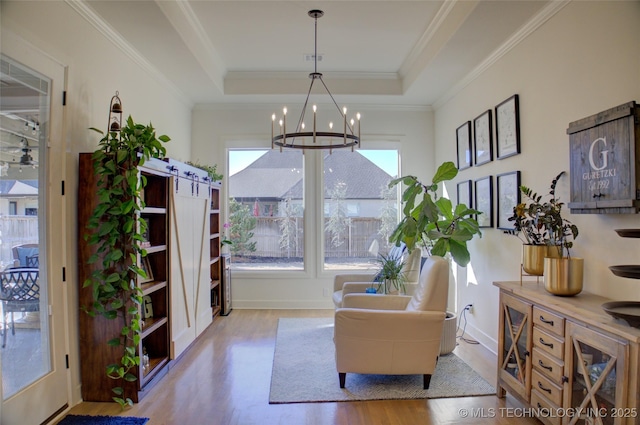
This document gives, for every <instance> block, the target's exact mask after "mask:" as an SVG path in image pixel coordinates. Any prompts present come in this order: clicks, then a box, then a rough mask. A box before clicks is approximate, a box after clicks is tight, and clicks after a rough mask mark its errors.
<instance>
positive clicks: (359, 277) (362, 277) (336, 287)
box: [333, 273, 376, 292]
mask: <svg viewBox="0 0 640 425" xmlns="http://www.w3.org/2000/svg"><path fill="white" fill-rule="evenodd" d="M375 276H376V275H375V273H348V274H337V275H336V276H335V277H334V278H333V292H335V291H341V290H342V286H343V285H344V283H345V282H373V279H374V278H375Z"/></svg>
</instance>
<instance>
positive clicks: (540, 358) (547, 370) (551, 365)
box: [531, 348, 564, 382]
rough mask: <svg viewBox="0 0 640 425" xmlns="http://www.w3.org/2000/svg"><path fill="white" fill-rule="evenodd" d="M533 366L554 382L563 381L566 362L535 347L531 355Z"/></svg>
mask: <svg viewBox="0 0 640 425" xmlns="http://www.w3.org/2000/svg"><path fill="white" fill-rule="evenodd" d="M531 360H532V361H533V367H534V368H535V369H536V370H538V371H539V372H540V373H542V374H543V375H544V376H546V377H547V378H549V379H551V381H553V382H562V374H563V372H564V363H562V362H561V361H560V360H558V359H556V358H554V357H551V356H549V355H548V354H546V353H544V352H543V351H541V350H539V349H537V348H534V349H533V355H532V356H531Z"/></svg>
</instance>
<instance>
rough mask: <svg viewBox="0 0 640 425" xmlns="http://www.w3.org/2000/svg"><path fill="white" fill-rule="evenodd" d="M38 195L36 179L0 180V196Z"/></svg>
mask: <svg viewBox="0 0 640 425" xmlns="http://www.w3.org/2000/svg"><path fill="white" fill-rule="evenodd" d="M8 195H13V196H20V195H23V196H24V195H38V180H0V196H8Z"/></svg>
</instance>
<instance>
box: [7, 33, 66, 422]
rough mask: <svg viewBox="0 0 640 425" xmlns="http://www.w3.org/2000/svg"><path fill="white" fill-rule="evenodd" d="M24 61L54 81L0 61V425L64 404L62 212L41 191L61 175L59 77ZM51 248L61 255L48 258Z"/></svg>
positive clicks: (53, 68) (36, 418) (57, 199)
mask: <svg viewBox="0 0 640 425" xmlns="http://www.w3.org/2000/svg"><path fill="white" fill-rule="evenodd" d="M7 44H8V45H12V44H11V43H7ZM27 56H31V55H27ZM29 59H30V60H31V61H32V62H33V63H34V64H37V63H39V62H40V61H41V62H42V66H44V68H40V69H43V72H50V74H49V75H52V76H53V78H51V77H49V76H46V75H44V74H42V73H40V72H38V71H36V70H35V69H33V68H30V67H29V66H26V65H24V64H22V63H20V62H18V60H16V59H14V58H11V57H9V56H4V55H2V56H0V65H1V72H0V78H1V80H0V83H1V85H0V98H1V100H0V284H1V291H0V332H1V337H0V340H1V344H0V345H1V347H0V361H1V365H2V366H1V370H2V374H1V376H2V391H1V393H2V409H1V411H0V413H1V418H0V419H1V420H0V422H1V423H3V424H7V425H9V424H18V423H20V424H24V423H42V422H44V421H46V420H47V418H49V417H51V416H52V415H54V414H55V413H56V412H57V411H59V410H60V409H63V408H64V407H65V406H66V405H67V400H68V384H67V379H68V372H67V368H66V364H65V363H66V358H65V341H66V339H67V338H66V336H65V332H64V318H63V308H62V305H63V302H64V295H63V288H64V287H65V286H63V285H62V283H61V282H60V281H57V280H58V279H59V276H60V275H61V274H62V273H60V272H59V270H60V265H61V264H64V262H63V257H62V255H63V252H64V244H63V241H64V238H63V236H62V235H63V234H62V231H63V222H62V220H63V217H64V211H63V203H62V194H61V193H55V194H54V193H52V191H50V190H47V188H48V187H56V188H58V187H60V182H59V181H61V180H62V177H61V176H62V173H63V172H64V160H63V159H62V155H61V153H62V149H61V144H62V142H61V135H60V134H59V132H60V129H61V122H62V114H61V109H62V106H61V102H60V103H59V104H58V105H55V107H54V106H53V105H54V102H53V97H54V96H53V95H52V93H53V89H54V87H55V88H56V89H57V91H58V92H59V94H58V96H55V98H56V99H55V100H56V101H60V98H61V95H62V84H63V82H64V72H63V68H62V67H61V66H60V65H58V64H53V63H52V62H51V60H50V59H48V58H41V59H40V61H39V60H38V59H35V60H33V59H34V58H33V57H30V58H29ZM54 78H55V79H54ZM54 117H55V120H57V123H56V124H54V123H53V121H52V118H54ZM54 138H55V141H54ZM50 162H55V163H56V164H57V166H56V167H49V166H48V164H49V163H50ZM54 181H58V183H57V184H56V185H54V184H52V182H54ZM53 245H55V246H60V247H62V249H56V250H51V251H52V252H51V253H50V252H49V250H48V249H47V247H48V246H53ZM55 251H57V252H55ZM52 264H57V266H56V270H57V271H58V272H57V273H56V272H52V269H51V266H52ZM54 276H55V278H54ZM54 287H55V288H57V290H56V291H54V290H53V288H54ZM34 397H35V398H37V399H38V403H33V400H34Z"/></svg>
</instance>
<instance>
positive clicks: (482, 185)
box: [475, 176, 493, 227]
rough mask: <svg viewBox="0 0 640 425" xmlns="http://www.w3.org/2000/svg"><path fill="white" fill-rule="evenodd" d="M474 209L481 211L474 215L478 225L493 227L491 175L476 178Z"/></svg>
mask: <svg viewBox="0 0 640 425" xmlns="http://www.w3.org/2000/svg"><path fill="white" fill-rule="evenodd" d="M475 183H476V185H475V186H476V187H475V209H476V210H478V211H480V212H482V214H478V215H477V216H476V220H477V221H478V225H479V226H480V227H493V176H487V177H483V178H481V179H478V180H476V182H475Z"/></svg>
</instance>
